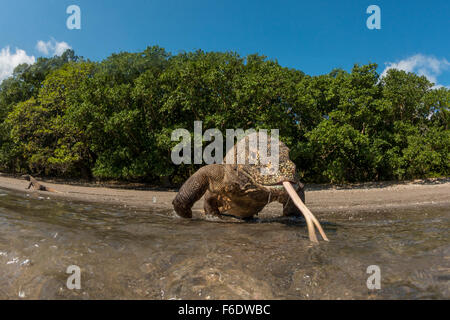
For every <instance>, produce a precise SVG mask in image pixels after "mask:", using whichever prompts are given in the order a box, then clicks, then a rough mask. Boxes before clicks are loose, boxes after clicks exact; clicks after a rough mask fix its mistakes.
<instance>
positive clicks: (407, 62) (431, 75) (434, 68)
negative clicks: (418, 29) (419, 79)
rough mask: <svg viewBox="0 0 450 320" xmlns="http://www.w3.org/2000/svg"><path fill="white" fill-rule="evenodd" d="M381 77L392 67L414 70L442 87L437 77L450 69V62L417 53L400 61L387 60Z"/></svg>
mask: <svg viewBox="0 0 450 320" xmlns="http://www.w3.org/2000/svg"><path fill="white" fill-rule="evenodd" d="M385 65H386V68H385V69H384V71H383V73H382V74H381V77H384V76H385V75H386V74H387V71H388V70H390V69H398V70H403V71H406V72H414V73H417V74H418V75H420V76H425V77H426V78H427V79H428V80H430V81H431V82H433V83H434V84H435V87H442V85H440V84H438V83H437V77H438V76H439V75H440V74H442V72H443V71H446V70H450V62H448V61H447V59H445V58H443V59H437V58H435V57H433V56H426V55H423V54H416V55H414V56H411V57H409V58H406V59H404V60H400V61H398V62H386V63H385Z"/></svg>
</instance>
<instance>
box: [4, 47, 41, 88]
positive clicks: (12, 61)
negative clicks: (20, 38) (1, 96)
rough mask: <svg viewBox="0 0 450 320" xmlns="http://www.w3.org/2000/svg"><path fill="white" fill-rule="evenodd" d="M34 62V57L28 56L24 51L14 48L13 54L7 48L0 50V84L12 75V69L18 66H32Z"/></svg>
mask: <svg viewBox="0 0 450 320" xmlns="http://www.w3.org/2000/svg"><path fill="white" fill-rule="evenodd" d="M35 61H36V59H35V58H34V56H29V55H27V53H26V52H25V50H21V49H18V48H16V52H15V53H11V50H10V48H9V47H6V48H3V49H1V50H0V82H1V81H3V80H4V79H6V78H8V77H9V76H10V75H12V73H13V71H14V68H15V67H17V66H18V65H19V64H22V63H28V64H33V63H34V62H35Z"/></svg>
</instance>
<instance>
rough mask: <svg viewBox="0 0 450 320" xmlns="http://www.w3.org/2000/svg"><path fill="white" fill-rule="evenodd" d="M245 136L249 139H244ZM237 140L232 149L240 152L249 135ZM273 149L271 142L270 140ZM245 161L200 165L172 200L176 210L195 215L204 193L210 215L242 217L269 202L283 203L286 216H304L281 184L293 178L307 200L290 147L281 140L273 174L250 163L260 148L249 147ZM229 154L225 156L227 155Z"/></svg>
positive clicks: (205, 204)
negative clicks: (193, 208)
mask: <svg viewBox="0 0 450 320" xmlns="http://www.w3.org/2000/svg"><path fill="white" fill-rule="evenodd" d="M245 139H246V140H245ZM245 139H242V140H241V141H240V142H238V143H237V144H236V145H235V146H234V148H233V149H231V150H230V152H234V154H235V155H237V150H238V149H237V145H238V144H239V143H245V142H246V143H248V137H246V138H245ZM268 149H269V150H270V142H269V143H268ZM246 150H249V152H246V156H245V159H246V162H245V164H236V159H237V157H236V156H235V158H234V159H235V162H234V163H232V164H227V163H225V160H224V164H211V165H206V166H204V167H202V168H200V169H199V170H198V171H197V172H196V173H194V174H193V175H192V176H191V177H190V178H189V179H188V180H187V181H186V182H185V183H184V184H183V186H182V187H181V188H180V190H179V192H178V194H177V195H176V197H175V199H174V200H173V202H172V204H173V206H174V209H175V211H176V213H177V214H178V215H179V216H181V217H184V218H191V217H192V210H191V208H192V206H193V205H194V203H195V202H196V201H198V200H199V199H200V198H201V197H202V196H203V195H204V196H205V197H204V210H205V213H206V214H208V215H215V216H218V215H221V214H227V215H232V216H236V217H239V218H250V217H253V216H254V215H257V214H258V213H259V212H260V211H261V210H262V209H263V208H264V207H265V206H266V205H267V204H268V203H270V202H273V201H278V202H280V203H282V204H283V215H284V216H301V212H300V210H299V209H298V208H297V207H296V206H295V204H294V203H293V202H292V200H291V199H290V197H289V195H288V194H287V192H286V190H285V189H284V188H283V186H282V182H283V181H290V182H291V183H292V184H293V186H294V188H295V189H296V192H297V194H298V195H299V196H300V198H301V199H302V201H303V202H304V201H305V192H304V186H303V184H302V183H300V182H299V180H298V178H297V174H296V169H295V164H294V163H293V162H292V161H291V160H290V159H289V149H288V148H287V147H286V145H285V144H284V143H282V142H280V144H279V155H280V156H279V169H278V171H276V172H274V173H273V174H270V175H262V174H261V170H260V169H261V167H263V166H265V167H268V166H267V165H261V164H260V162H259V161H258V162H257V164H250V163H249V161H248V158H249V156H250V157H253V158H254V157H255V155H256V156H257V158H258V159H259V157H258V151H257V150H252V149H251V148H247V149H246ZM225 158H226V157H225ZM269 167H270V166H269Z"/></svg>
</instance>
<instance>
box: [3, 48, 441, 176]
mask: <svg viewBox="0 0 450 320" xmlns="http://www.w3.org/2000/svg"><path fill="white" fill-rule="evenodd" d="M376 69H377V65H375V64H368V65H363V66H359V65H355V66H354V68H353V69H352V71H351V72H350V73H348V72H346V71H344V70H340V69H336V70H333V71H331V72H330V73H329V74H326V75H320V76H308V75H305V74H304V73H303V72H301V71H298V70H294V69H288V68H283V67H281V66H280V65H279V64H278V63H277V62H276V61H271V60H268V59H267V58H266V57H264V56H259V55H249V56H247V57H240V56H239V55H238V54H236V53H231V52H226V53H220V52H203V51H201V50H199V51H196V52H189V53H180V54H178V55H171V54H169V53H167V52H166V51H165V50H164V49H162V48H159V47H149V48H147V49H146V50H144V51H143V52H138V53H127V52H122V53H118V54H113V55H112V56H110V57H109V58H107V59H105V60H103V61H101V62H98V63H93V62H89V61H85V60H84V59H82V58H80V57H77V56H75V54H74V52H73V51H70V50H69V51H67V52H66V53H64V54H63V55H62V56H61V57H54V58H51V59H46V58H39V59H38V61H37V62H36V63H35V64H33V65H20V66H18V67H17V68H16V70H15V71H14V74H13V75H12V76H11V77H10V78H8V79H6V80H4V81H3V82H2V83H1V84H0V170H3V171H9V172H30V173H35V174H44V175H55V176H65V177H87V178H90V177H94V178H99V179H111V178H113V179H123V180H141V181H167V179H168V178H169V179H170V180H171V181H172V182H174V183H181V182H183V181H184V180H185V179H186V178H187V177H188V176H189V175H190V174H192V173H193V172H194V171H195V170H196V169H197V168H198V165H180V166H175V165H174V164H172V162H171V159H170V155H171V150H172V148H173V146H175V145H176V144H177V142H175V141H171V139H170V137H171V132H172V131H173V130H174V129H177V128H186V129H188V130H190V131H191V132H193V124H194V121H196V120H200V121H203V130H206V129H209V128H218V129H219V130H221V131H222V132H224V133H225V129H227V128H234V129H237V128H242V129H249V128H255V129H261V128H266V129H270V128H278V129H280V135H281V139H282V140H283V141H284V142H285V143H286V144H287V145H288V146H289V147H290V148H291V158H292V160H293V161H294V162H295V163H296V164H297V167H298V169H299V172H300V173H301V175H302V176H303V179H304V180H306V181H315V182H345V181H349V182H355V181H369V180H384V179H410V178H416V177H435V176H447V175H448V174H449V163H450V161H449V160H450V159H449V143H450V133H449V128H448V124H449V120H450V118H449V117H450V116H449V109H448V107H449V103H450V90H449V89H447V88H433V84H431V83H430V82H429V81H428V80H427V79H426V78H425V77H419V76H417V75H415V74H412V73H406V72H404V71H398V70H390V71H389V72H388V74H387V75H386V76H385V77H384V78H380V76H379V74H378V73H377V71H376Z"/></svg>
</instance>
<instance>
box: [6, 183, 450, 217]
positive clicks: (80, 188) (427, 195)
mask: <svg viewBox="0 0 450 320" xmlns="http://www.w3.org/2000/svg"><path fill="white" fill-rule="evenodd" d="M38 181H40V182H42V183H43V184H44V185H45V186H49V187H51V188H54V189H56V190H58V191H59V193H53V192H42V191H33V190H27V189H26V188H27V186H28V182H27V181H25V180H22V179H19V178H13V177H6V176H0V188H4V189H8V190H13V191H17V192H20V193H26V194H29V195H31V196H34V197H44V198H48V197H49V198H60V199H61V198H63V199H67V200H72V201H87V202H96V203H110V204H112V205H116V206H124V207H128V208H137V209H143V210H146V209H166V210H167V209H171V208H172V204H171V202H172V200H173V198H174V197H175V195H176V190H174V189H166V190H161V189H158V190H152V189H151V188H149V189H150V190H136V189H130V185H122V186H120V185H119V186H114V187H105V186H93V185H74V184H64V183H59V182H55V181H52V180H43V181H42V180H38ZM141 189H142V188H141ZM306 202H307V205H308V207H309V208H310V209H311V210H314V211H315V212H319V213H320V212H356V211H365V212H367V211H377V210H383V209H390V208H409V207H411V208H412V207H418V206H450V179H449V178H441V179H429V180H414V181H407V182H401V183H398V182H397V183H395V182H381V183H366V184H356V185H343V186H332V185H316V184H310V185H308V184H307V185H306ZM278 206H280V204H278V203H272V204H270V205H269V206H267V207H266V208H265V209H264V210H263V212H264V211H266V210H276V208H277V207H278ZM193 209H194V211H202V201H198V202H197V203H196V204H195V206H194V208H193Z"/></svg>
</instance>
